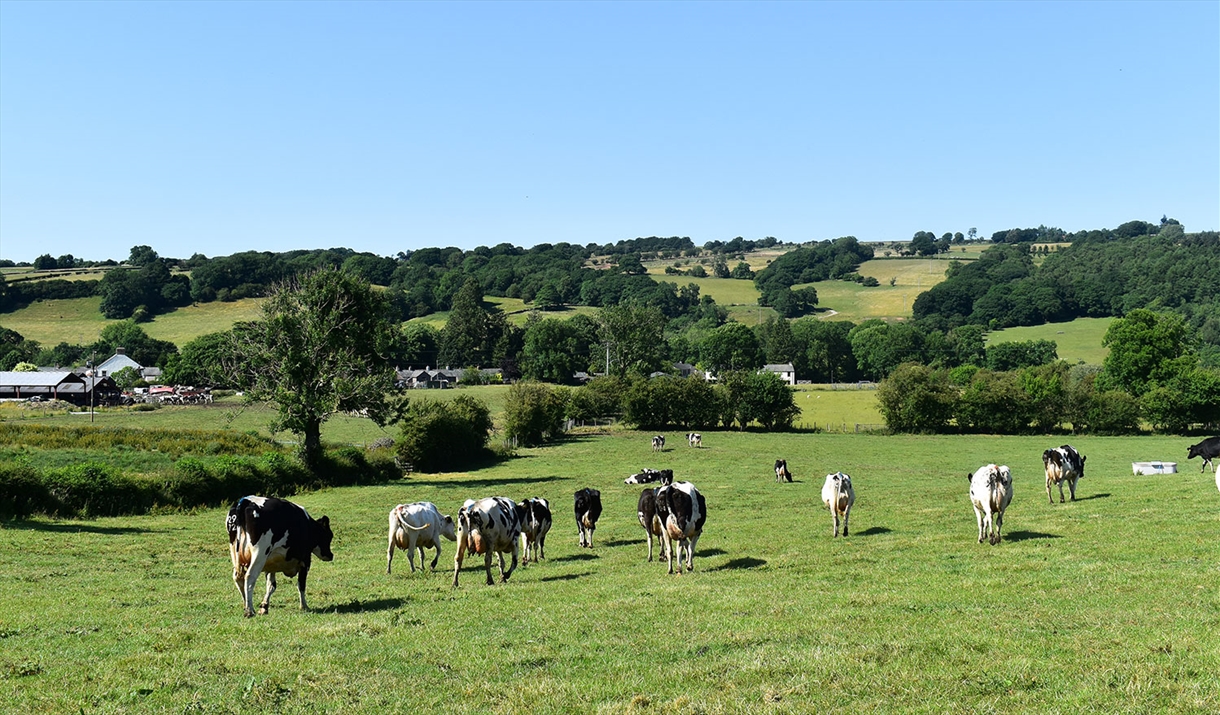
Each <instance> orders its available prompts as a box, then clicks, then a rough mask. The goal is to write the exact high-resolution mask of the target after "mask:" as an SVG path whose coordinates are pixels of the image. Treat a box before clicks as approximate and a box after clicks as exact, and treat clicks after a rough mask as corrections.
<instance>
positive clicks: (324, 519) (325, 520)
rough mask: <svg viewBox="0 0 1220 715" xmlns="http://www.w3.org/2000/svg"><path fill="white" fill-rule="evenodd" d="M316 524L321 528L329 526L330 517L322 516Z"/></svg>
mask: <svg viewBox="0 0 1220 715" xmlns="http://www.w3.org/2000/svg"><path fill="white" fill-rule="evenodd" d="M318 523H319V524H321V525H322V526H330V517H329V516H324V517H322V518H321V519H318Z"/></svg>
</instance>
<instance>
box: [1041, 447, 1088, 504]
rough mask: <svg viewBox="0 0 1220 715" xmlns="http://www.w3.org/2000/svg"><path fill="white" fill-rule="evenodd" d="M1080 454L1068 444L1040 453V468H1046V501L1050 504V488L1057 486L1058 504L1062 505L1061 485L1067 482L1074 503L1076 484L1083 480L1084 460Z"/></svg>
mask: <svg viewBox="0 0 1220 715" xmlns="http://www.w3.org/2000/svg"><path fill="white" fill-rule="evenodd" d="M1085 459H1086V457H1082V456H1080V452H1077V451H1076V448H1075V447H1073V446H1072V445H1070V444H1065V445H1063V446H1062V447H1056V448H1054V449H1048V450H1046V451H1045V452H1043V453H1042V466H1044V467H1046V499H1047V501H1049V502H1050V503H1051V504H1054V503H1055V500H1054V499H1053V498H1052V497H1051V486H1052V485H1054V484H1058V485H1059V503H1060V504H1062V503H1063V483H1064V482H1067V485H1068V491H1069V492H1071V494H1072V501H1076V482H1078V481H1080V480H1081V479H1084V460H1085Z"/></svg>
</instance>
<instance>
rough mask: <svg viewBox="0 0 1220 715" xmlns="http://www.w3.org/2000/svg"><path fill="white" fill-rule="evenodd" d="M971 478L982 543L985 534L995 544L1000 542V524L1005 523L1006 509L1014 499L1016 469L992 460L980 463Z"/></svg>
mask: <svg viewBox="0 0 1220 715" xmlns="http://www.w3.org/2000/svg"><path fill="white" fill-rule="evenodd" d="M966 479H969V480H970V502H971V503H972V504H973V505H974V518H975V519H976V520H977V521H978V525H979V543H980V544H981V543H983V534H984V533H986V534H987V540H988V541H989V542H990V543H991V544H992V545H993V546H994V545H995V544H998V543H1000V527H1002V526H1003V525H1004V510H1005V509H1007V508H1008V504H1009V503H1010V502H1011V501H1012V473H1011V472H1010V471H1009V470H1008V467H1005V466H999V467H997V466H996V465H994V464H988V465H985V466H982V467H979V469H978V471H977V472H975V473H974V474H967V475H966Z"/></svg>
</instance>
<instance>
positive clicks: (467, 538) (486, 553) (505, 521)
mask: <svg viewBox="0 0 1220 715" xmlns="http://www.w3.org/2000/svg"><path fill="white" fill-rule="evenodd" d="M520 538H521V517H520V512H519V511H518V510H517V503H516V502H514V501H513V500H512V499H508V498H506V497H487V498H486V499H480V500H478V501H475V500H473V499H468V500H467V501H466V503H465V504H464V505H462V509H461V510H460V511H459V512H458V538H457V541H458V546H457V555H456V556H454V557H453V586H454V588H457V585H458V573H459V572H461V570H462V560H463V558H464V557H465V556H466V554H468V553H474V554H480V555H482V556H483V565H484V567H485V568H486V569H487V585H488V586H490V585H492V584H493V583H495V581H493V580H492V578H491V555H492V554H493V553H495V554H496V555H497V556H498V557H499V559H500V581H501V583H504V582H507V581H508V577H509V576H512V574H513V571H514V570H515V569H516V568H517V559H518V556H519V554H520ZM505 553H512V555H513V563H512V566H511V567H510V568H509V569H508V571H505V570H504V554H505Z"/></svg>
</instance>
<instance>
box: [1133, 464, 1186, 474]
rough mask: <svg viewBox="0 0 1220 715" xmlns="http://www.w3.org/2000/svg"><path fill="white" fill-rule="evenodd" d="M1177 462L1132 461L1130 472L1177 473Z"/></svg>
mask: <svg viewBox="0 0 1220 715" xmlns="http://www.w3.org/2000/svg"><path fill="white" fill-rule="evenodd" d="M1177 472H1178V463H1177V462H1132V463H1131V473H1132V474H1177Z"/></svg>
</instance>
